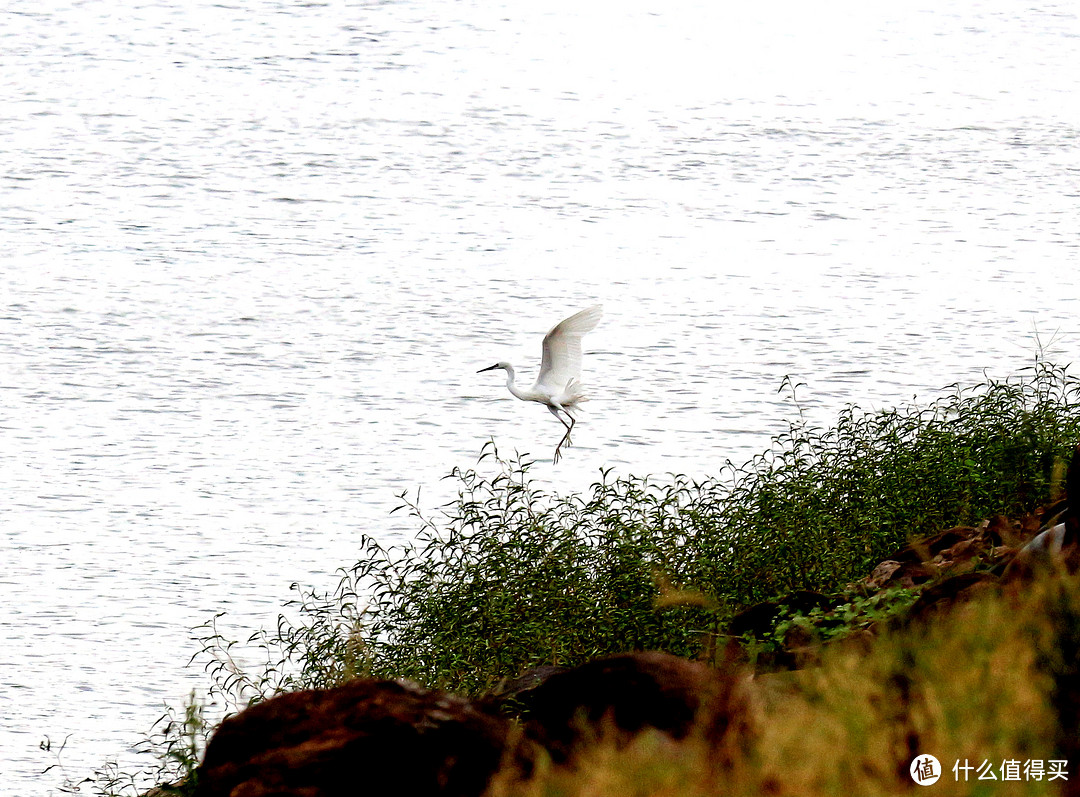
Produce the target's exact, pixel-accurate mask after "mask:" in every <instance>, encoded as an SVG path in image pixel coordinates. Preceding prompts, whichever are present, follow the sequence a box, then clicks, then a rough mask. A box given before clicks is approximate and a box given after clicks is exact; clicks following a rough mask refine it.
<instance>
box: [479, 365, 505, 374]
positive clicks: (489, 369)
mask: <svg viewBox="0 0 1080 797" xmlns="http://www.w3.org/2000/svg"><path fill="white" fill-rule="evenodd" d="M498 367H499V366H497V365H489V366H488V367H487V368H481V369H480V370H479V371H477V372H476V373H478V374H482V373H484V371H494V370H495V369H496V368H498Z"/></svg>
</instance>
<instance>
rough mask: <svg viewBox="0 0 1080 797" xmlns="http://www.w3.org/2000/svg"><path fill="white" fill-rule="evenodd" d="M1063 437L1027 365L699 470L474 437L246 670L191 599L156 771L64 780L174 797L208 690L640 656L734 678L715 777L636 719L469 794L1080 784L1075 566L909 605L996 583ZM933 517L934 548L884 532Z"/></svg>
mask: <svg viewBox="0 0 1080 797" xmlns="http://www.w3.org/2000/svg"><path fill="white" fill-rule="evenodd" d="M1078 442H1080V382H1078V381H1077V379H1076V378H1074V377H1072V376H1071V375H1069V374H1068V368H1067V367H1059V366H1056V365H1053V364H1051V363H1049V362H1047V361H1046V360H1045V359H1043V358H1042V357H1037V358H1036V361H1035V363H1034V365H1032V366H1031V367H1029V368H1027V369H1024V370H1022V371H1021V372H1019V373H1018V374H1017V375H1015V376H1013V377H1010V378H1008V379H1004V380H990V379H987V380H986V381H984V382H983V383H981V384H978V385H974V386H970V387H961V386H959V385H954V386H953V387H951V388H950V389H948V390H947V391H946V392H944V393H943V394H942V395H941V396H940V397H939V398H937V399H936V400H933V401H931V402H930V403H928V404H925V405H917V404H913V405H909V406H905V407H901V408H898V409H888V410H881V411H875V412H864V411H862V410H860V409H859V408H858V407H855V406H850V407H848V408H846V409H845V410H843V411H842V412H841V413H840V415H839V417H838V419H837V421H836V423H835V424H834V425H833V426H831V427H829V428H824V429H823V428H817V427H813V426H811V425H808V424H807V423H805V422H804V421H803V420H802V419H801V416H800V419H799V420H798V421H795V422H792V423H791V424H790V427H789V429H788V431H787V432H785V433H784V434H781V435H778V436H777V437H775V438H774V439H773V442H772V445H771V447H770V449H769V450H768V451H766V452H765V453H764V454H762V455H759V456H757V457H755V458H754V459H752V460H751V461H750V462H748V463H746V464H745V465H743V466H739V467H737V466H734V465H733V464H732V463H730V462H728V463H725V464H724V465H723V466H722V467H720V468H719V472H718V475H716V476H714V477H711V478H706V479H702V480H700V481H699V480H694V479H691V478H689V477H686V476H681V475H677V474H675V475H671V476H670V477H669V478H667V479H664V480H654V479H651V478H641V477H634V476H629V477H625V478H623V477H620V478H614V477H612V475H611V473H610V471H608V472H604V473H603V474H602V478H601V480H600V481H599V482H598V483H596V484H594V485H593V486H592V488H591V490H590V491H589V492H587V493H584V494H580V495H578V494H575V495H568V496H561V495H555V494H549V493H546V492H544V491H543V490H541V489H540V488H539V487H537V486H536V485H535V484H534V483H533V482H532V481H531V479H530V476H529V468H530V464H531V463H530V462H528V461H524V460H522V459H521V458H511V459H507V458H503V457H501V456H500V454H499V452H498V451H497V450H496V449H495V446H494V445H493V444H491V443H489V444H488V445H486V446H485V448H484V450H483V452H482V455H481V463H478V466H477V467H478V468H480V467H481V464H482V465H483V466H484V473H481V472H480V471H479V470H467V471H459V470H455V471H454V472H453V473H452V474H451V476H450V478H453V479H455V480H456V482H457V484H458V499H457V500H456V501H455V502H453V503H451V504H450V505H448V506H446V507H443V508H442V509H441V510H440V511H438V512H437V513H435V514H427V513H425V511H424V510H423V509H422V508H421V507H420V506H419V505H418V504H417V503H415V502H411V501H409V500H408V499H407V497H406V496H405V495H402V506H401V507H400V509H401V510H402V511H405V512H409V513H411V515H412V516H413V517H414V518H415V520H416V522H417V524H418V526H419V530H418V533H417V535H416V538H415V541H414V542H412V543H410V544H407V545H403V546H394V547H383V546H382V545H380V544H379V543H378V541H377V540H376V539H375V538H374V537H365V538H364V540H363V544H362V552H361V556H360V561H359V562H358V563H357V564H355V565H353V566H352V567H350V568H347V569H343V570H342V571H341V579H340V583H339V584H338V586H337V588H336V589H335V590H332V591H330V592H326V593H322V592H317V591H311V590H303V589H297V597H296V598H295V599H294V600H293V601H291V602H290V603H289V604H287V608H288V612H289V617H286V616H285V615H283V616H282V618H281V619H280V621H279V623H278V626H277V628H276V629H273V630H268V631H262V632H259V633H257V634H256V635H254V636H253V637H252V638H251V639H250V640H249V642H248V648H252V647H253V648H254V649H256V650H260V651H261V653H262V655H263V656H264V662H263V663H262V664H261V665H260V666H258V667H257V668H255V669H250V668H246V667H244V666H242V665H241V664H239V663H238V661H237V658H236V657H234V655H233V653H232V651H233V650H234V649H236V648H235V646H236V644H237V643H235V642H233V641H231V640H229V639H227V638H225V637H224V636H223V635H222V634H221V633H219V632H218V630H217V625H216V620H217V618H214V620H212V621H210V622H208V623H207V624H206V626H204V627H202V628H200V629H197V633H198V634H199V636H200V638H201V640H202V649H201V651H199V652H198V653H197V654H196V655H195V657H194V659H193V661H194V662H198V663H199V664H201V665H202V666H203V667H205V669H206V671H207V673H208V674H209V676H210V685H209V687H208V690H207V695H206V697H205V698H204V699H196V698H195V697H194V696H193V697H192V698H191V699H190V700H189V702H188V703H187V704H186V705H185V706H184V707H183V708H180V709H176V710H173V711H171V712H169V714H168V715H167V716H166V717H165V718H163V720H162V721H161V722H160V723H159V724H158V726H157V727H156V728H155V731H154V734H153V735H152V736H151V738H150V739H148V740H147V741H146V743H145V745H144V750H145V752H147V753H148V754H149V755H150V757H151V759H152V760H154V762H155V763H154V764H153V765H151V766H150V767H149V769H147V770H146V771H145V772H141V773H136V774H133V773H127V772H122V771H120V770H119V769H118V768H117V767H116V766H115V765H107V766H105V767H103V768H102V769H101V770H100V771H99V772H97V773H95V774H94V776H92V777H91V778H88V779H86V780H84V781H82V782H80V783H78V784H75V783H72V782H70V781H69V782H68V783H67V786H66V788H67V790H73V789H76V788H77V789H78V790H79V791H81V792H83V793H94V794H102V795H121V794H123V795H138V794H143V793H153V794H157V795H165V794H178V795H186V794H193V793H194V791H195V788H196V783H195V779H196V767H197V765H198V763H199V760H200V758H201V756H202V753H203V751H204V750H205V744H206V739H207V737H208V736H210V735H211V734H212V731H213V728H211V727H209V725H208V724H207V722H206V721H205V720H204V716H205V713H204V712H205V705H206V703H208V702H214V703H215V704H216V705H218V706H223V707H224V709H225V711H226V713H230V714H232V713H236V712H238V711H241V710H243V709H244V708H246V707H247V706H248V705H251V704H252V703H255V702H260V701H263V700H265V699H267V698H269V697H272V696H273V695H275V694H279V693H282V692H292V691H297V690H302V689H315V688H329V687H334V686H338V685H341V684H343V683H346V682H348V681H350V680H351V679H354V678H356V677H375V678H383V679H400V678H404V679H409V680H411V681H415V682H417V683H419V684H421V685H422V686H424V687H427V688H430V689H441V690H446V691H451V692H456V693H459V694H461V695H464V696H469V697H480V696H483V695H485V694H489V693H491V692H493V691H497V690H498V689H499V688H500V684H504V683H505V682H506V680H507V679H513V678H515V677H517V676H519V675H520V674H521V673H522V672H524V671H526V670H528V669H529V668H533V667H538V666H542V665H559V666H565V667H573V666H577V665H580V664H583V663H585V662H588V661H590V660H593V659H596V658H598V657H602V656H606V655H612V654H618V653H624V652H630V651H652V650H656V651H666V652H668V653H672V654H675V655H677V656H681V657H684V658H687V659H696V660H699V661H704V662H706V663H709V664H711V665H714V666H718V667H728V668H731V667H737V668H739V669H740V671H741V672H744V673H746V674H747V677H748V678H749V679H750V680H749V683H750V687H749V688H750V690H751V692H753V703H754V706H755V709H754V713H755V718H756V719H755V721H754V723H753V726H754V732H753V734H752V738H751V740H750V741H749V742H748V745H747V747H746V749H745V751H744V755H743V756H742V758H741V759H740V760H738V761H736V762H735V764H734V765H733V766H732V767H731V768H730V769H729V770H728V771H727V773H726V774H725V776H724V777H723V778H722V780H718V779H717V776H716V773H715V768H714V767H712V766H711V765H710V764H709V759H710V751H709V750H708V749H706V748H704V747H702V745H701V744H698V743H694V742H690V741H688V742H686V743H680V744H675V745H672V744H670V743H669V742H670V740H668V741H667V742H665V741H663V740H660V739H658V738H657V735H656V734H650V733H644V734H641V735H640V736H639V737H637V738H635V739H634V740H633V741H631V742H630V743H629V744H615V743H614V742H611V741H610V740H605V739H603V738H600V739H598V740H597V741H596V743H595V744H593V745H591V746H590V747H589V748H588V749H587V750H586V751H585V752H584V753H583V754H582V756H581V759H580V760H581V762H582V765H581V766H580V767H578V768H576V769H575V768H567V767H562V768H547V769H545V768H543V767H540V768H539V769H538V770H537V771H535V772H533V773H532V775H531V776H530V777H529V778H525V779H522V778H520V777H515V776H512V774H511V773H509V772H508V773H506V774H505V775H504V773H499V774H498V775H496V777H495V778H494V779H493V781H492V784H491V787H490V793H492V794H497V795H529V796H530V797H533V796H534V795H536V796H539V795H554V794H560V795H578V794H581V795H584V794H590V795H593V794H611V795H623V794H640V795H657V796H659V795H695V796H696V795H719V794H747V795H751V794H766V793H768V794H822V795H825V794H851V793H858V794H891V793H896V792H899V791H905V790H907V789H909V788H913V787H914V783H913V782H912V781H911V779H910V777H909V776H908V775H907V768H908V765H909V763H910V762H911V760H912V758H913V756H915V755H917V754H922V753H929V754H933V755H936V756H937V758H938V759H940V761H941V763H942V768H943V773H942V778H941V780H940V781H939V782H938V783H937V784H936V785H935V787H934V788H935V789H937V792H935V793H949V794H970V793H978V792H979V791H980V788H981V787H983V786H986V789H985V792H986V793H991V792H992V793H995V794H997V793H1017V794H1058V793H1063V791H1064V793H1072V792H1080V789H1078V788H1077V785H1080V759H1076V758H1073V759H1070V758H1069V755H1070V754H1075V753H1077V752H1078V749H1080V745H1078V744H1077V742H1076V737H1077V730H1078V721H1077V713H1078V708H1080V697H1078V695H1080V687H1078V686H1076V684H1075V683H1074V682H1075V681H1076V676H1077V675H1080V664H1078V663H1077V654H1078V653H1080V580H1078V579H1077V577H1076V576H1073V575H1070V574H1068V573H1066V572H1064V571H1063V570H1061V569H1060V568H1059V572H1056V573H1054V574H1053V575H1051V574H1049V573H1047V574H1045V577H1040V578H1036V579H1033V580H1030V579H1029V580H1026V581H1024V582H1023V584H1024V585H1025V586H1024V588H1022V589H1021V588H1016V587H1013V588H1008V587H1007V585H1006V586H1002V587H1001V588H997V586H996V581H995V587H994V588H993V589H980V590H975V591H972V590H968V591H969V592H970V593H971V597H970V599H968V600H965V601H963V602H957V603H956V604H955V605H953V604H950V605H949V606H948V608H947V610H944V609H943V610H941V611H939V612H937V613H932V612H926V611H923V610H922V609H923V608H925V607H924V604H925V603H926V599H925V598H924V597H923V596H924V594H928V593H929V591H930V590H932V589H934V588H935V587H938V588H940V586H941V585H942V583H943V582H945V581H946V580H947V579H949V578H960V577H961V576H962V577H964V578H967V579H968V581H967V582H964V585H963V587H964V589H965V590H966V589H967V588H968V587H969V586H974V585H978V584H981V583H983V582H984V581H985V580H987V579H990V578H993V579H997V577H998V576H1000V572H1001V569H1002V567H1003V559H1002V557H1003V556H1004V554H1005V553H1010V554H1014V553H1015V551H1016V549H1017V548H1018V547H1019V545H1020V544H1022V540H1023V538H1024V537H1030V536H1032V535H1033V534H1034V532H1035V531H1037V530H1038V528H1039V527H1040V525H1041V524H1042V523H1043V522H1044V521H1045V519H1046V516H1048V514H1049V512H1050V511H1051V509H1052V508H1053V507H1054V505H1055V502H1060V499H1061V498H1062V491H1063V481H1064V474H1065V463H1066V462H1067V460H1068V457H1069V456H1070V455H1071V453H1072V451H1073V449H1074V447H1075V446H1076V445H1077V443H1078ZM491 472H493V473H494V475H486V474H488V473H491ZM946 530H952V531H953V532H954V534H953V537H949V538H947V539H948V541H949V544H950V546H951V547H950V548H949V549H948V551H947V552H946V553H942V551H943V550H944V548H942V545H944V543H942V544H941V545H938V546H937V548H936V549H934V550H932V549H931V548H932V545H931V543H930V542H926V543H925V546H924V547H920V545H921V543H918V542H916V544H915V545H912V544H911V543H913V542H915V541H929V540H933V539H938V540H939V541H940V540H941V539H945V538H942V537H941V535H942V534H943V533H944V532H945V531H946ZM935 535H937V537H935ZM961 543H963V544H964V545H960V544H961ZM976 543H978V544H976ZM958 546H959V547H958ZM965 546H966V547H965ZM961 549H962V550H963V551H965V552H968V553H965V554H964V555H963V556H962V557H961V555H960V553H958V552H959V551H961ZM905 551H906V552H907V553H906V554H905V555H907V556H908V558H909V560H910V561H906V560H903V557H899V558H895V557H897V554H898V552H900V553H903V552H905ZM890 557H894V558H890ZM950 557H951V558H950ZM886 562H893V563H894V564H896V565H897V567H894V568H892V569H891V570H889V569H888V568H886V570H887V572H885V571H882V570H881V569H880V566H881V565H883V564H884V563H886ZM958 574H959V575H958ZM1017 583H1019V582H1017ZM294 588H295V585H294ZM921 598H922V599H923V602H922V604H920V599H921ZM916 610H918V612H916ZM916 613H918V617H919V621H918V622H915V621H914V620H913V619H912V618H913V617H914V616H915V614H916ZM928 618H929V619H928ZM1055 760H1058V761H1059V760H1065V761H1067V766H1068V779H1067V780H1064V781H1063V780H1062V779H1061V778H1057V779H1055V782H1051V780H1050V779H1049V776H1048V775H1046V774H1045V771H1044V775H1043V777H1041V778H1040V779H1038V780H1036V779H1034V777H1033V776H1032V773H1033V770H1032V769H1031V767H1032V766H1034V764H1033V763H1032V762H1037V761H1038V762H1043V763H1044V765H1045V764H1047V762H1051V761H1055ZM954 761H956V762H958V763H970V764H971V766H972V767H978V766H980V765H982V764H983V763H984V762H989V765H990V767H991V768H992V770H993V772H994V774H996V775H997V779H996V780H995V781H989V780H986V779H985V778H984V780H983V782H981V783H980V782H979V781H978V779H977V778H978V774H977V773H976V771H975V770H974V769H972V770H971V771H970V773H969V774H968V776H969V777H970V780H967V779H966V778H965V777H964V776H965V771H964V770H963V769H958V770H957V773H958V774H955V775H954V772H953V771H952V767H953V764H954ZM1013 761H1017V762H1020V763H1019V764H1018V766H1020V767H1021V769H1020V770H1018V771H1019V772H1020V776H1019V779H1016V780H1013V779H1012V778H1011V777H1010V778H1006V777H1005V775H1006V774H1010V775H1011V774H1012V772H1013V769H1012V764H1011V763H1009V762H1013ZM1007 763H1009V766H1008V769H1007V770H1006V768H1005V765H1006V764H1007ZM1025 766H1027V767H1028V769H1027V770H1025V769H1023V767H1025ZM1025 772H1026V773H1027V777H1025ZM984 774H985V773H984ZM358 777H360V778H362V777H363V775H362V774H360V775H358ZM905 778H906V781H905ZM152 783H157V784H172V785H159V786H158V787H156V788H154V789H151V790H149V791H148V788H149V787H150V785H151V784H152ZM1063 786H1064V789H1063ZM61 790H62V791H63V790H64V789H63V788H62V789H61Z"/></svg>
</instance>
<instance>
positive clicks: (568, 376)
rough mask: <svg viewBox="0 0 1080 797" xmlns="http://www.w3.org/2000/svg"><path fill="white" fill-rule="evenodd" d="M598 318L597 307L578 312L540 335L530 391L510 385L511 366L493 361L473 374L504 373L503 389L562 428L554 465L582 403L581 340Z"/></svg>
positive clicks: (566, 444) (567, 440)
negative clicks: (545, 410) (536, 405)
mask: <svg viewBox="0 0 1080 797" xmlns="http://www.w3.org/2000/svg"><path fill="white" fill-rule="evenodd" d="M601 315H602V312H601V308H600V305H598V304H597V305H593V306H592V307H589V308H587V309H585V310H582V311H581V312H580V313H574V314H573V315H572V316H570V317H569V318H566V319H563V320H562V321H560V322H559V323H558V324H556V325H555V326H553V327H552V328H551V330H550V331H549V332H548V333H547V334H546V335H544V357H543V360H541V362H540V375H539V376H538V377H536V383H535V384H533V386H532V387H531V388H528V389H527V390H523V389H522V388H520V387H517V386H516V385H515V384H514V366H512V365H511V364H510V363H508V362H497V363H495V364H494V365H492V366H490V367H488V368H481V369H480V370H479V371H477V373H478V374H482V373H483V372H484V371H494V370H495V369H496V368H502V369H503V370H504V371H506V387H507V389H509V391H510V392H511V393H513V394H514V395H515V396H516V397H517V398H519V399H521V400H522V401H538V402H540V403H541V404H544V405H546V406H547V408H548V410H549V411H550V412H551V414H552V415H554V416H555V417H556V418H558V419H559V422H560V423H562V425H563V426H565V427H566V434H564V435H563V438H562V440H560V441H559V444H558V445H557V446H555V459H554V462H558V461H559V455H560V453H561V451H562V447H563V446H564V445H565V446H571V445H573V443H572V442H571V441H570V432H572V431H573V430H574V424H575V423H576V421H575V420H574V415H573V412H574V410H576V409H577V408H578V405H579V404H581V402H583V401H586V400H587V399H586V397H585V395H584V394H583V393H582V390H581V338H582V337H583V336H584V335H585V333H586V332H591V331H592V330H593V329H595V328H596V325H597V323H598V322H599V321H600V316H601Z"/></svg>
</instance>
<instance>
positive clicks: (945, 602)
mask: <svg viewBox="0 0 1080 797" xmlns="http://www.w3.org/2000/svg"><path fill="white" fill-rule="evenodd" d="M997 582H998V578H997V576H995V575H993V574H992V573H961V574H960V575H957V576H953V577H951V578H946V579H942V580H941V581H939V582H937V583H936V584H933V585H931V586H929V587H927V588H926V589H924V590H923V591H922V594H921V595H919V597H918V600H916V601H915V603H913V604H912V606H911V608H910V609H909V610H908V612H907V614H906V615H905V616H904V618H903V623H904V624H905V625H907V624H911V623H920V622H926V621H928V620H929V619H930V618H931V617H933V616H934V615H936V614H938V613H940V612H943V611H947V610H948V609H949V608H951V607H952V606H955V605H956V604H958V603H962V602H963V601H966V600H969V599H971V598H972V597H973V596H974V595H976V594H978V593H979V592H981V591H982V590H985V589H991V588H993V587H994V586H995V585H996V584H997Z"/></svg>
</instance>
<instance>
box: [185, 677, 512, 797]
mask: <svg viewBox="0 0 1080 797" xmlns="http://www.w3.org/2000/svg"><path fill="white" fill-rule="evenodd" d="M509 730H510V723H509V721H508V720H506V719H503V718H501V717H497V716H493V715H491V714H489V713H486V712H484V711H482V710H480V709H478V708H477V707H475V706H474V705H473V704H472V703H470V702H469V701H468V700H466V699H464V698H461V697H457V696H455V695H450V694H447V693H444V692H438V691H432V690H427V689H422V688H420V687H419V686H416V685H414V684H409V683H405V682H396V681H380V680H373V679H359V680H356V681H352V682H350V683H347V684H345V685H344V686H341V687H338V688H336V689H316V690H310V691H303V692H292V693H288V694H284V695H280V696H278V697H274V698H272V699H270V700H267V701H266V702H265V703H259V704H257V705H255V706H252V707H251V708H249V709H247V710H246V711H243V712H241V713H240V714H238V715H236V716H234V717H231V718H229V719H227V720H225V721H224V722H223V723H222V724H221V726H220V727H219V728H218V730H217V732H216V733H215V734H214V736H213V738H212V739H211V740H210V744H209V746H208V748H207V750H206V756H205V759H204V761H203V764H202V766H201V767H200V770H199V779H198V789H197V791H196V795H197V797H264V796H265V797H268V796H269V795H275V797H339V796H340V795H345V794H360V793H363V794H401V795H417V796H418V797H419V796H420V795H461V796H462V797H464V796H465V795H475V796H477V797H478V796H479V795H480V794H482V793H483V792H484V789H485V788H486V786H487V784H488V781H489V780H490V778H491V776H492V775H493V774H494V772H495V771H496V770H497V769H498V768H499V766H500V763H501V762H502V760H503V756H504V752H505V750H506V747H507V738H508V733H509Z"/></svg>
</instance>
